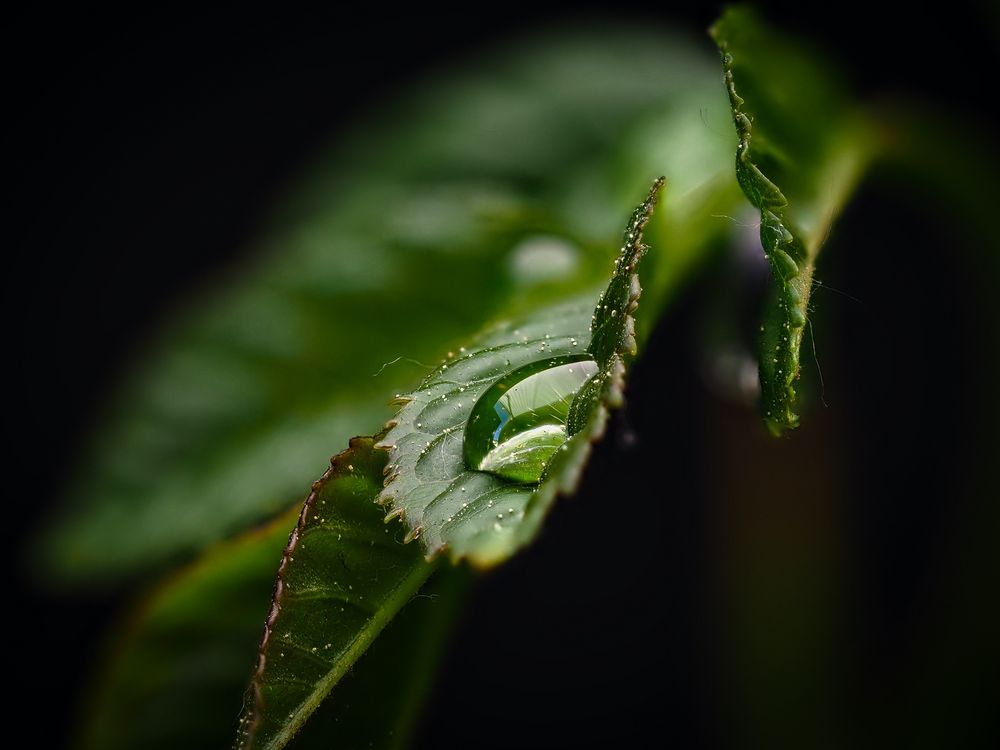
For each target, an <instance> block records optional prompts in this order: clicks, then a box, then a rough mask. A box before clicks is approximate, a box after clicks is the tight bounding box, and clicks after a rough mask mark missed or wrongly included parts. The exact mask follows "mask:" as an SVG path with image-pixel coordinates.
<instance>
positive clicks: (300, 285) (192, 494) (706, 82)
mask: <svg viewBox="0 0 1000 750" xmlns="http://www.w3.org/2000/svg"><path fill="white" fill-rule="evenodd" d="M725 106H726V105H725V96H724V92H723V91H721V90H720V88H719V85H718V69H717V61H716V60H714V59H713V58H712V56H711V54H710V52H709V50H708V49H706V47H705V46H704V45H701V46H698V45H697V44H695V43H694V40H689V39H683V38H678V37H674V36H670V35H666V34H661V33H654V32H650V31H646V30H641V29H639V28H628V29H610V28H607V29H602V30H601V32H600V33H599V34H596V33H580V34H573V33H561V34H557V35H554V36H542V37H538V38H529V39H526V40H523V41H522V42H521V43H519V44H516V45H513V46H512V47H511V48H509V49H506V50H501V51H499V52H497V53H495V54H489V55H484V56H483V57H482V58H481V59H479V60H478V61H476V62H475V63H474V64H473V65H472V66H470V67H468V68H465V69H463V71H462V72H461V73H460V74H456V75H454V76H452V77H451V79H449V80H442V81H440V82H435V83H430V84H427V85H424V86H419V87H415V88H414V90H413V91H412V93H410V94H408V95H407V96H406V97H405V98H404V99H403V100H401V101H397V102H394V103H386V104H384V105H382V107H381V109H380V110H378V111H377V113H376V114H375V116H373V117H372V118H371V120H370V121H369V122H368V123H366V126H365V127H363V128H360V129H359V130H358V131H356V132H355V134H354V135H352V136H348V137H345V138H344V139H342V140H341V142H339V143H338V144H337V145H336V146H335V147H334V149H333V150H332V151H331V153H330V154H328V155H327V156H325V157H324V158H322V159H320V160H318V161H317V162H316V163H315V165H314V166H313V167H312V168H311V170H310V173H309V174H307V175H306V176H305V177H304V178H303V179H302V180H301V182H300V183H299V185H298V187H297V188H296V189H295V190H294V191H293V193H292V194H291V195H290V197H289V198H288V199H287V200H286V201H285V202H284V205H283V206H282V207H281V208H280V209H279V210H278V211H277V212H276V215H275V216H274V217H273V219H272V221H271V222H270V229H269V230H268V231H267V232H265V234H264V235H263V238H262V239H261V240H260V241H259V242H258V243H257V246H256V248H255V253H256V260H255V261H254V262H253V263H251V264H250V265H249V267H248V268H247V269H246V270H244V271H243V272H242V273H241V275H240V276H238V277H234V278H232V279H231V280H230V281H229V282H228V283H227V284H225V285H223V287H222V288H221V289H218V290H216V291H215V292H214V293H212V294H210V295H207V296H206V297H205V298H204V300H203V301H202V303H201V304H200V305H196V306H191V307H190V308H188V309H186V310H184V311H183V313H181V314H179V315H178V317H177V318H176V319H174V320H172V321H171V322H170V323H169V325H168V326H167V327H166V328H165V329H164V330H162V331H161V332H160V334H159V336H158V338H157V340H156V342H155V343H154V344H153V345H151V347H150V351H149V353H148V356H147V357H146V358H145V360H144V361H143V363H142V364H141V366H139V367H137V368H136V370H135V371H134V372H133V373H132V375H131V377H130V378H129V380H128V381H127V382H126V383H125V384H124V385H123V387H122V388H121V389H120V394H119V396H118V399H117V404H116V405H115V408H114V410H113V413H112V414H111V415H110V417H109V418H108V421H107V426H106V428H105V429H104V430H103V432H102V433H101V435H100V436H99V439H98V440H97V441H95V443H94V447H93V450H92V454H91V455H90V456H88V457H86V459H85V461H84V464H83V467H84V468H83V469H82V470H81V471H80V472H79V474H78V476H77V477H76V480H75V481H74V482H73V484H72V486H71V487H70V493H69V497H67V501H66V504H65V506H64V507H63V508H62V509H61V511H60V513H59V515H58V516H57V519H56V524H55V528H54V530H53V532H52V533H51V534H49V535H48V537H47V539H46V540H45V541H46V544H45V546H44V548H45V564H46V565H47V566H48V568H49V569H50V570H51V573H52V577H55V578H59V579H62V580H63V581H70V582H76V583H95V582H111V581H113V580H115V579H121V578H125V577H129V576H135V575H136V574H138V573H140V572H142V571H145V570H149V569H150V568H153V567H156V566H158V565H161V564H162V563H164V562H165V561H168V560H172V559H177V558H179V557H182V556H184V555H186V554H190V553H192V552H194V551H196V550H197V549H199V548H201V547H204V546H205V545H206V544H209V543H211V542H213V541H217V540H219V539H222V538H225V537H226V536H228V535H231V534H233V533H235V532H237V531H239V530H240V529H242V528H245V527H247V526H248V525H250V524H252V523H255V522H258V521H260V520H261V519H264V518H267V517H269V516H271V515H273V514H274V513H276V512H278V511H280V510H282V509H284V508H286V507H287V506H288V505H289V504H290V503H292V502H293V501H294V500H295V499H296V498H298V497H301V490H302V482H303V478H304V477H309V476H310V475H312V476H315V475H316V473H317V471H318V467H320V466H322V465H323V462H324V461H325V460H326V457H327V456H329V454H330V453H331V452H333V450H334V449H335V448H336V447H337V446H342V445H344V444H345V443H346V441H347V439H348V438H349V437H350V436H352V435H355V434H370V433H371V432H372V431H373V429H374V428H375V427H376V426H377V425H379V424H381V423H383V422H384V421H385V419H386V418H387V416H388V411H387V408H386V403H387V401H388V399H389V398H390V397H391V396H392V395H393V394H394V393H396V392H399V391H402V390H404V389H406V388H409V387H411V386H412V384H413V383H414V382H416V381H418V380H419V379H420V377H421V375H422V368H423V367H424V366H426V365H433V364H434V363H436V362H438V361H439V360H440V358H441V357H442V356H444V354H445V353H446V352H447V351H448V350H449V348H456V344H457V342H460V341H462V340H466V339H467V337H468V336H469V335H470V334H471V333H473V332H474V331H475V330H476V329H477V328H479V327H481V326H483V325H484V324H485V323H487V322H488V321H496V320H499V319H502V318H504V317H507V316H511V315H516V314H518V313H519V312H523V311H525V310H530V309H532V308H533V307H534V306H535V305H537V304H538V302H540V301H544V302H552V301H555V300H558V299H561V298H566V297H567V296H570V295H572V294H575V293H579V292H581V291H583V290H587V289H596V288H597V287H598V285H599V284H601V283H602V280H603V279H604V278H606V273H607V269H608V267H609V266H608V265H607V264H608V263H610V260H611V258H612V257H613V255H614V251H615V248H616V247H617V244H618V243H617V235H618V232H619V231H620V222H621V216H623V215H624V214H625V213H626V212H627V211H628V209H629V205H630V203H632V202H633V201H634V200H635V198H634V196H635V195H636V194H639V193H640V191H642V190H643V189H644V186H647V185H648V184H649V182H650V180H651V179H652V178H653V177H655V176H656V175H659V174H666V175H668V177H669V180H670V184H671V188H670V189H671V195H672V199H671V204H670V205H669V206H667V207H666V208H665V210H664V211H662V213H661V215H662V220H661V221H659V222H658V223H657V225H656V226H654V227H652V228H651V232H652V242H653V244H655V245H656V246H657V247H658V248H660V250H661V252H660V253H659V256H660V259H659V260H657V261H655V262H651V263H649V268H648V269H647V274H646V279H647V281H646V284H645V285H646V287H647V296H646V300H645V303H644V304H645V307H644V309H645V311H646V312H645V314H646V315H648V316H649V319H650V320H651V319H653V318H654V317H655V315H656V313H657V312H659V310H660V309H661V308H662V305H663V304H664V301H665V300H666V296H665V295H666V293H667V291H669V289H671V288H673V287H675V286H676V285H677V284H678V283H679V282H680V280H681V279H682V278H683V275H684V272H685V270H686V269H688V268H690V267H691V265H692V263H693V262H695V261H696V260H697V259H698V258H700V257H703V256H704V253H705V249H706V248H707V247H708V246H709V245H710V238H711V236H713V235H716V234H718V233H720V232H722V231H723V230H724V229H725V225H724V224H723V223H722V222H720V221H718V220H712V219H709V218H706V217H707V216H708V215H710V214H712V213H724V212H726V211H727V210H729V209H730V208H731V207H732V205H733V201H734V193H733V190H732V184H731V176H729V175H728V172H729V171H730V168H729V161H730V160H729V153H730V152H731V141H730V139H729V138H728V137H727V136H723V135H720V134H719V133H720V130H721V127H722V125H721V123H722V122H724V116H723V113H724V112H725ZM706 121H708V122H712V121H714V122H715V123H716V125H715V126H711V125H708V124H706ZM696 209H697V210H696ZM694 217H697V218H694ZM640 323H641V321H640ZM646 330H648V326H646V327H645V328H644V327H643V326H642V325H640V331H639V335H640V337H641V336H642V335H644V332H645V331H646ZM418 363H419V364H418ZM376 373H378V375H377V376H376Z"/></svg>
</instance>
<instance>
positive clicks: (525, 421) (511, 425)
mask: <svg viewBox="0 0 1000 750" xmlns="http://www.w3.org/2000/svg"><path fill="white" fill-rule="evenodd" d="M597 370H598V367H597V363H596V362H594V361H593V360H592V359H590V357H589V356H588V355H576V356H563V357H553V358H551V359H544V360H540V361H538V362H532V363H531V364H529V365H525V366H524V367H519V368H518V369H516V370H514V371H513V372H511V373H509V374H508V375H506V376H504V377H503V378H502V379H500V380H498V381H497V382H496V383H494V384H493V385H492V386H491V387H490V388H489V390H487V391H486V392H485V393H484V394H483V395H482V396H481V397H480V398H479V400H478V401H477V402H476V405H475V406H474V407H473V409H472V414H471V415H470V417H469V424H468V427H467V428H466V430H465V445H464V451H465V462H466V465H467V466H468V467H469V468H470V469H473V470H475V471H486V472H489V473H491V474H495V475H497V476H499V477H502V478H503V479H508V480H510V481H513V482H525V483H534V482H537V481H539V479H540V478H541V475H542V469H544V468H545V465H546V464H547V463H548V461H549V459H550V458H551V457H552V454H553V453H555V452H556V451H557V450H558V449H559V448H560V446H562V444H563V443H564V442H566V438H567V432H566V418H567V416H568V415H569V407H570V404H571V403H572V402H573V397H574V396H575V395H576V392H577V391H579V390H580V388H581V387H582V386H583V384H584V383H585V382H586V381H587V380H588V379H589V378H590V377H591V376H592V375H594V374H595V373H596V372H597Z"/></svg>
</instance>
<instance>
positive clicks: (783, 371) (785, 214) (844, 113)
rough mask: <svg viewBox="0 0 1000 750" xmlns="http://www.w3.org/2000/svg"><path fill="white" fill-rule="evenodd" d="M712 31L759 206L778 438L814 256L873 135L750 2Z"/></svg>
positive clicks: (764, 344) (791, 415)
mask: <svg viewBox="0 0 1000 750" xmlns="http://www.w3.org/2000/svg"><path fill="white" fill-rule="evenodd" d="M711 33H712V36H713V38H714V39H715V40H716V42H717V44H718V45H719V50H720V52H721V53H722V59H723V66H724V68H725V75H726V85H727V88H728V91H729V100H730V103H731V106H732V111H733V121H734V123H735V124H736V132H737V134H738V135H739V139H740V140H739V145H738V146H737V150H736V177H737V179H738V181H739V183H740V187H741V188H742V189H743V192H744V194H745V195H746V197H747V198H748V199H749V200H750V202H751V203H752V204H753V205H754V206H755V207H756V208H758V209H760V240H761V244H762V245H763V247H764V253H765V255H766V256H767V259H768V261H769V263H770V266H771V273H772V280H773V283H772V285H771V289H770V293H769V300H768V302H767V310H766V312H765V314H764V321H763V326H762V327H761V336H760V385H761V402H762V408H763V411H764V420H765V423H766V424H767V427H768V429H769V430H770V431H771V432H772V433H773V434H775V435H780V434H781V433H782V431H784V430H786V429H790V428H794V427H796V426H797V425H798V419H799V418H798V415H797V414H796V413H795V395H796V394H795V381H796V379H797V378H798V376H799V350H800V348H801V345H802V337H803V334H804V332H805V326H806V322H807V315H808V311H809V295H810V292H811V291H812V279H813V271H814V270H815V266H816V258H817V256H818V255H819V251H820V249H821V248H822V246H823V243H824V242H825V241H826V238H827V236H828V235H829V233H830V229H831V227H832V225H833V221H834V220H835V219H836V217H837V215H838V214H839V213H840V211H841V210H842V209H843V207H844V205H845V203H846V202H847V200H848V199H849V198H850V196H851V194H852V192H853V191H854V188H855V186H856V185H857V182H858V180H859V179H860V177H861V174H862V172H863V171H864V169H865V167H866V165H867V163H868V162H869V160H870V158H871V156H872V154H871V151H872V147H873V135H872V134H871V132H870V128H869V126H868V124H867V123H866V122H865V121H864V120H863V119H862V118H861V115H860V113H859V112H857V111H856V110H855V108H854V107H853V106H852V103H851V101H850V99H849V98H848V96H847V95H846V93H845V92H844V91H843V90H842V89H841V87H840V85H839V82H838V81H837V80H836V79H835V76H834V74H833V73H832V70H833V69H832V67H831V66H829V65H827V64H825V63H824V62H823V60H822V59H821V58H820V57H819V56H818V55H817V54H816V52H815V50H813V49H806V48H805V47H804V46H801V45H798V44H796V43H795V42H794V41H791V40H789V39H787V38H786V37H782V36H781V35H779V34H776V33H774V32H772V31H771V29H769V28H768V27H767V26H765V25H764V24H763V22H762V21H760V20H759V19H758V17H757V15H756V14H755V13H754V12H753V11H752V10H750V9H749V8H745V7H736V8H730V9H729V10H727V11H726V12H725V14H724V15H723V16H722V18H721V19H720V20H719V21H718V22H717V23H716V24H715V25H714V26H713V27H712V30H711ZM737 91H739V93H737Z"/></svg>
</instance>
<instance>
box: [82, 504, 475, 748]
mask: <svg viewBox="0 0 1000 750" xmlns="http://www.w3.org/2000/svg"><path fill="white" fill-rule="evenodd" d="M371 521H372V530H373V533H381V531H382V528H383V524H382V523H381V519H380V517H379V514H378V513H375V514H374V517H373V518H372V519H371ZM293 523H294V514H284V515H282V516H280V517H279V518H278V519H277V520H275V521H273V522H272V523H270V524H268V525H267V526H266V527H264V528H262V529H259V530H256V531H254V532H251V533H248V534H246V535H243V536H241V537H239V538H238V539H235V540H233V541H231V542H227V543H225V544H222V545H219V546H218V547H217V548H214V549H212V550H210V551H208V552H207V553H206V554H205V555H204V556H203V558H202V559H200V560H199V561H198V562H196V563H194V564H192V565H191V566H188V567H187V568H186V569H184V570H183V571H181V572H180V573H179V574H177V575H175V576H172V577H171V578H170V579H168V580H167V581H166V582H165V583H163V584H162V585H160V586H159V587H157V588H156V589H155V590H154V591H153V592H152V594H151V595H150V596H149V597H148V599H147V600H145V601H144V602H143V603H141V605H140V606H138V607H137V608H136V609H135V611H134V612H133V614H132V616H131V617H130V618H129V620H128V622H127V623H126V624H125V626H124V627H123V628H122V629H121V631H120V632H119V633H117V634H115V636H114V638H113V640H112V643H113V653H112V654H111V655H110V659H109V660H108V666H107V668H106V669H105V672H104V674H103V676H102V679H100V680H99V682H98V686H97V689H96V690H95V691H94V692H93V693H92V695H91V696H90V699H89V700H88V702H87V705H86V707H85V712H84V716H85V721H84V725H83V731H82V732H81V738H80V745H81V746H82V747H84V748H95V749H96V748H101V749H102V750H115V749H116V748H123V749H124V748H133V747H143V748H150V749H155V748H176V747H185V748H201V747H204V748H218V747H225V746H226V745H227V744H228V743H229V742H230V741H231V739H232V737H233V733H234V732H235V728H236V725H237V715H238V713H239V711H240V696H241V695H242V694H243V691H244V688H245V687H246V680H247V674H248V666H249V655H250V654H252V653H253V652H254V649H255V645H256V644H257V643H258V642H259V640H260V631H261V622H262V620H263V616H264V614H265V612H264V610H265V608H266V607H265V606H263V605H264V603H265V602H266V601H267V597H268V593H269V592H270V591H271V589H272V588H273V586H274V560H275V559H276V558H278V557H279V556H280V553H281V549H282V547H283V545H284V544H285V543H286V541H287V538H288V528H289V526H290V525H292V524H293ZM455 572H456V573H457V572H459V571H455ZM463 585H464V581H463V580H462V576H457V577H456V576H455V575H454V574H452V573H451V572H450V571H449V575H448V576H445V577H443V578H442V577H441V576H440V575H438V576H435V577H434V578H433V579H432V580H431V581H430V582H428V584H427V586H426V587H425V588H424V589H423V590H422V593H421V595H420V596H418V597H417V598H415V599H414V600H413V601H412V602H411V603H410V604H408V605H407V606H406V607H405V608H404V609H403V611H402V612H401V613H400V614H399V616H398V617H397V618H396V619H394V620H393V622H392V623H391V624H390V625H389V626H388V627H387V628H386V630H385V631H383V633H382V635H381V636H380V637H379V638H378V639H377V641H376V642H375V643H374V644H373V645H372V647H371V648H370V649H369V650H368V651H367V652H366V653H365V654H364V655H363V656H362V657H361V659H360V660H359V661H358V662H357V663H356V664H355V665H354V667H353V668H352V670H351V671H350V672H349V673H348V674H347V675H346V676H345V677H344V678H343V679H342V680H341V682H340V683H339V684H338V685H337V687H336V690H335V691H334V692H333V694H332V695H331V696H330V697H329V698H328V699H327V700H326V701H324V702H323V704H322V706H321V708H320V709H319V711H317V713H316V715H315V716H314V717H313V718H312V719H311V720H310V722H309V723H308V724H307V725H306V727H305V729H304V730H303V731H302V732H301V733H300V734H299V735H298V736H296V738H295V740H294V742H293V744H292V746H293V747H296V748H311V747H331V746H332V747H373V748H395V747H402V746H404V744H405V741H406V738H407V737H408V736H409V732H410V731H411V728H412V726H413V724H414V720H415V718H416V713H417V710H418V708H419V706H420V704H421V702H422V699H423V697H424V695H425V694H426V692H427V689H428V688H429V684H430V679H431V677H432V676H433V674H434V671H435V666H436V662H437V658H438V656H439V655H440V652H441V649H442V646H443V638H444V636H445V634H447V633H448V632H449V630H450V627H449V625H450V622H451V620H452V619H453V616H454V614H455V609H456V605H457V603H458V602H460V601H461V600H462V597H461V596H460V595H459V594H460V590H461V588H462V586H463ZM389 674H391V675H392V678H391V679H386V675H389Z"/></svg>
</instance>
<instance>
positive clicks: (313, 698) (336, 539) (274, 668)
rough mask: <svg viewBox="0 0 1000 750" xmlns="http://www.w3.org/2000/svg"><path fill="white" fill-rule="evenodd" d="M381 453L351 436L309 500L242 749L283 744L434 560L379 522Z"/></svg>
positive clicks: (262, 654) (271, 617) (283, 573)
mask: <svg viewBox="0 0 1000 750" xmlns="http://www.w3.org/2000/svg"><path fill="white" fill-rule="evenodd" d="M385 465H386V455H385V452H384V451H381V450H377V449H375V448H374V439H373V438H354V439H353V440H352V441H351V447H350V448H349V449H348V450H346V451H344V452H343V453H341V454H339V455H337V456H335V457H334V458H333V459H332V460H331V462H330V469H329V470H328V471H327V472H326V473H325V474H324V475H323V477H322V478H321V479H320V480H319V481H317V482H316V483H315V484H314V485H313V491H312V493H311V494H310V495H309V497H308V498H307V499H306V502H305V504H304V505H303V506H302V512H301V514H300V515H299V520H298V524H297V525H296V527H295V529H294V530H293V531H292V534H291V536H290V537H289V539H288V544H287V545H286V546H285V551H284V553H283V554H282V559H281V564H280V566H279V567H278V580H277V583H276V584H275V588H274V595H273V598H272V602H271V610H270V613H269V614H268V616H267V621H266V622H265V626H264V636H263V638H262V639H261V644H260V649H259V654H258V660H257V667H256V669H255V671H254V675H253V679H252V681H251V686H250V697H249V699H248V701H247V708H246V712H245V713H244V715H243V717H242V718H241V719H240V724H241V727H240V738H239V745H240V746H241V747H264V748H278V747H283V746H284V745H285V744H287V743H288V741H289V740H290V739H291V737H292V736H293V735H294V734H295V733H296V732H297V731H298V730H299V729H300V728H301V727H302V725H303V724H304V723H305V721H306V719H307V718H309V716H310V715H311V714H312V713H313V711H315V710H316V708H317V707H318V706H319V704H320V702H321V701H322V700H323V699H324V698H325V697H326V696H327V694H328V693H329V692H330V690H331V689H332V688H333V686H334V685H336V684H337V682H338V681H339V680H340V679H341V678H342V677H343V676H344V675H345V674H346V673H347V670H348V669H349V668H350V667H351V665H352V664H354V662H355V661H356V660H357V659H358V657H359V656H360V655H361V654H362V653H364V651H365V649H366V648H368V646H369V645H370V644H371V643H372V641H373V640H374V639H375V637H376V636H377V635H378V634H379V633H380V632H381V630H382V629H383V628H384V627H385V626H386V624H387V623H388V622H389V621H390V620H391V619H392V618H393V617H394V616H395V615H396V613H397V612H399V611H400V610H401V609H402V608H403V606H404V605H405V604H406V603H407V602H408V601H409V600H410V599H411V598H412V597H413V596H414V594H416V593H417V591H418V590H419V588H420V587H421V586H422V585H423V583H424V581H426V580H427V578H428V577H429V576H430V574H431V572H432V570H433V566H432V565H430V564H429V563H426V562H425V561H424V560H423V559H422V557H421V556H420V554H419V550H418V549H416V548H415V547H407V546H405V545H403V544H401V543H400V540H399V539H398V538H397V535H396V533H397V532H398V531H399V527H398V525H395V524H394V525H392V526H390V525H386V524H382V523H380V521H381V514H380V512H379V510H378V508H377V507H376V506H375V505H374V504H373V502H372V500H373V499H374V498H375V496H376V495H377V494H378V491H379V489H381V487H382V476H383V471H384V469H385Z"/></svg>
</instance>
